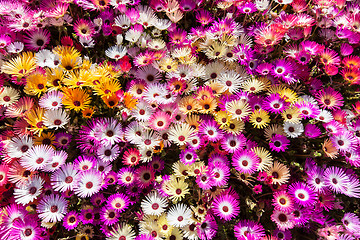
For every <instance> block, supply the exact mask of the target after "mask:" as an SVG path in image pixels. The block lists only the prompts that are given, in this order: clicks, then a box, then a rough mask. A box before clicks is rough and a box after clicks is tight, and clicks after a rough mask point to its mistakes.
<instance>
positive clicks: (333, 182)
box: [324, 167, 350, 194]
mask: <svg viewBox="0 0 360 240" xmlns="http://www.w3.org/2000/svg"><path fill="white" fill-rule="evenodd" d="M349 182H350V179H349V176H348V175H347V174H346V172H345V171H344V169H343V168H338V167H329V168H327V169H326V170H325V172H324V183H325V186H327V187H328V188H329V189H330V190H331V191H333V192H335V193H343V194H345V193H346V191H347V187H348V184H349Z"/></svg>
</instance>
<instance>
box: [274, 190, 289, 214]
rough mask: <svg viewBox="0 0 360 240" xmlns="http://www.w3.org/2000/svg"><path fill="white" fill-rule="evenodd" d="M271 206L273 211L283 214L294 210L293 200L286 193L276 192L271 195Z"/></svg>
mask: <svg viewBox="0 0 360 240" xmlns="http://www.w3.org/2000/svg"><path fill="white" fill-rule="evenodd" d="M273 197H274V199H273V201H272V202H273V205H274V207H275V209H277V210H280V211H283V212H291V211H292V210H293V209H294V200H293V198H292V197H291V195H290V194H289V193H287V192H286V191H278V192H275V193H274V195H273Z"/></svg>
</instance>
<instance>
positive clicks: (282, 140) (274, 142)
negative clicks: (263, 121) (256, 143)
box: [269, 134, 290, 152]
mask: <svg viewBox="0 0 360 240" xmlns="http://www.w3.org/2000/svg"><path fill="white" fill-rule="evenodd" d="M289 145H290V140H289V139H287V138H286V137H285V136H283V135H280V134H275V135H274V136H273V137H272V138H271V139H270V142H269V146H270V149H271V150H272V151H276V152H285V150H286V149H288V146H289Z"/></svg>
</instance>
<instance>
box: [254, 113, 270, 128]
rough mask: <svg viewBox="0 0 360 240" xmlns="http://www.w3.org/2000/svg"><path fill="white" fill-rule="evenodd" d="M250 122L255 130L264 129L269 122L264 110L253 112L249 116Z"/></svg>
mask: <svg viewBox="0 0 360 240" xmlns="http://www.w3.org/2000/svg"><path fill="white" fill-rule="evenodd" d="M250 122H251V124H252V125H253V126H254V127H255V128H260V129H262V128H264V127H266V126H267V125H268V124H269V122H270V116H269V114H268V112H267V111H265V110H262V109H260V110H254V111H253V112H252V113H251V115H250Z"/></svg>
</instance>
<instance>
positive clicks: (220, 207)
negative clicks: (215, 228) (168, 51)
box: [212, 194, 240, 221]
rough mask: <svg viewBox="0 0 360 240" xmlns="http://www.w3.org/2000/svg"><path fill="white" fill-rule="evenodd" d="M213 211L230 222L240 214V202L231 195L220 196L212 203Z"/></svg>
mask: <svg viewBox="0 0 360 240" xmlns="http://www.w3.org/2000/svg"><path fill="white" fill-rule="evenodd" d="M212 209H213V211H214V213H215V215H216V216H218V217H219V218H221V219H224V220H225V221H229V220H231V219H232V218H234V217H236V216H237V215H238V214H239V213H240V206H239V201H238V199H237V198H235V197H234V196H232V195H230V194H221V195H218V196H217V197H216V198H215V199H214V201H213V202H212Z"/></svg>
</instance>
